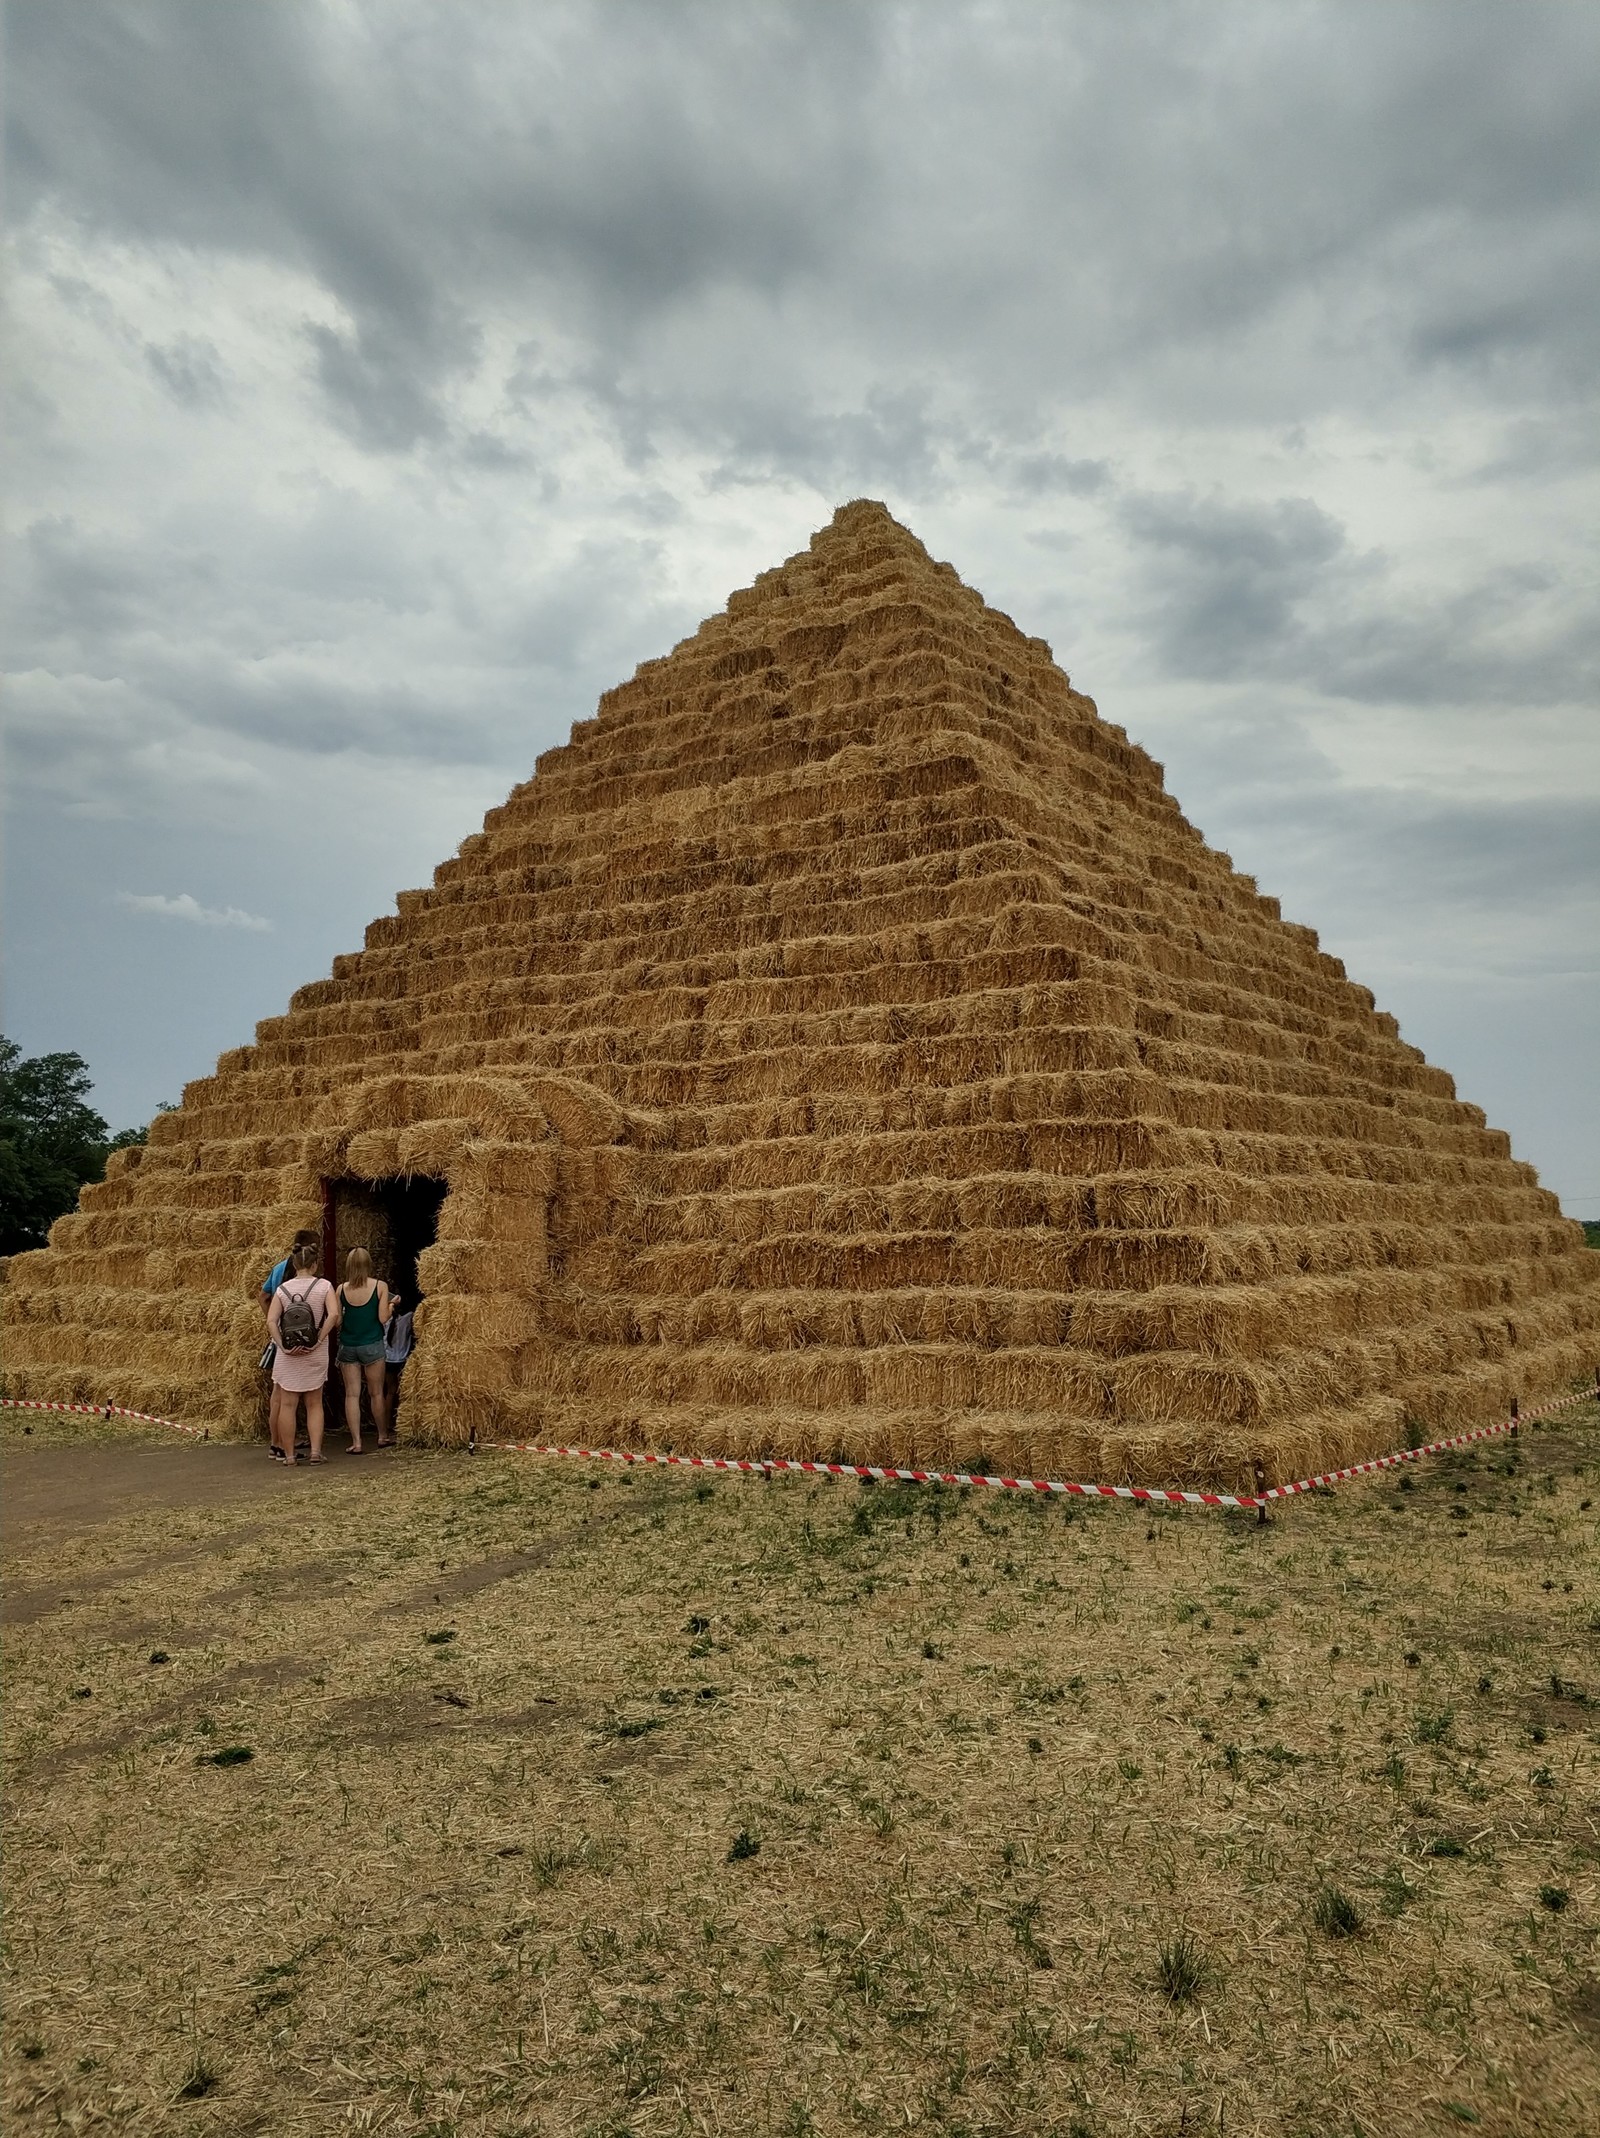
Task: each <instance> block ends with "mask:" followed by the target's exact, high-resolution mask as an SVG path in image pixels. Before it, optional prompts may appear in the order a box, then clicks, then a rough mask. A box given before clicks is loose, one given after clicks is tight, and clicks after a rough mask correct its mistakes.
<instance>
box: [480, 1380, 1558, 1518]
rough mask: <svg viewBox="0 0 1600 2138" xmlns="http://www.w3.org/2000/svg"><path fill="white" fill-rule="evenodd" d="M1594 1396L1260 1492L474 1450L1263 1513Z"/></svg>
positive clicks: (780, 1459)
mask: <svg viewBox="0 0 1600 2138" xmlns="http://www.w3.org/2000/svg"><path fill="white" fill-rule="evenodd" d="M1596 1393H1597V1391H1596V1390H1595V1389H1581V1390H1580V1391H1579V1392H1578V1393H1577V1394H1576V1395H1570V1396H1558V1397H1556V1398H1555V1399H1554V1401H1552V1402H1549V1403H1544V1404H1541V1405H1540V1406H1539V1407H1538V1408H1537V1409H1536V1410H1530V1411H1524V1412H1523V1413H1522V1414H1521V1416H1520V1417H1515V1418H1507V1419H1505V1420H1504V1421H1503V1422H1502V1423H1501V1424H1499V1425H1482V1426H1478V1427H1477V1428H1476V1429H1475V1430H1474V1431H1472V1432H1470V1433H1457V1434H1454V1435H1453V1436H1452V1437H1451V1438H1450V1439H1448V1440H1434V1441H1430V1442H1429V1443H1428V1445H1427V1446H1426V1447H1420V1448H1402V1449H1401V1450H1400V1451H1399V1452H1398V1453H1397V1454H1394V1455H1377V1456H1374V1457H1373V1458H1372V1460H1371V1461H1370V1462H1358V1463H1353V1464H1351V1466H1350V1467H1349V1468H1348V1469H1345V1470H1327V1471H1324V1472H1323V1473H1322V1475H1321V1476H1319V1477H1302V1478H1298V1479H1297V1480H1296V1481H1295V1482H1294V1483H1293V1484H1292V1485H1268V1486H1267V1487H1266V1488H1265V1490H1263V1491H1261V1492H1255V1493H1250V1492H1186V1491H1181V1490H1179V1489H1178V1488H1177V1487H1176V1486H1170V1485H1082V1484H1075V1483H1073V1482H1071V1481H1070V1480H1068V1479H1064V1478H1057V1477H987V1476H984V1475H983V1474H982V1473H981V1472H979V1471H976V1470H970V1471H969V1470H897V1469H893V1468H891V1467H890V1466H889V1465H887V1464H882V1463H856V1462H800V1461H796V1460H795V1459H794V1458H793V1457H791V1456H781V1455H780V1456H758V1455H753V1456H749V1457H741V1456H737V1455H664V1454H658V1453H655V1452H653V1451H650V1450H648V1449H646V1450H640V1449H634V1448H563V1447H546V1446H544V1445H542V1444H541V1443H540V1442H537V1441H532V1440H483V1441H476V1442H475V1443H474V1445H475V1446H476V1447H477V1448H479V1449H481V1450H482V1451H484V1452H485V1453H494V1454H501V1455H568V1456H576V1457H577V1458H578V1459H579V1460H580V1461H584V1462H620V1463H629V1464H632V1463H654V1464H658V1465H663V1466H671V1467H673V1468H676V1469H685V1470H738V1471H743V1472H744V1473H745V1474H746V1475H747V1476H762V1477H775V1476H782V1475H793V1476H798V1477H859V1478H871V1479H872V1480H873V1482H874V1483H875V1484H907V1485H981V1486H987V1487H989V1488H991V1489H993V1490H995V1491H1000V1492H1054V1493H1062V1494H1067V1495H1069V1496H1070V1497H1073V1498H1076V1499H1091V1500H1092V1499H1101V1500H1138V1501H1140V1502H1142V1503H1145V1504H1153V1505H1156V1506H1174V1507H1255V1508H1259V1507H1265V1506H1267V1505H1268V1504H1269V1503H1270V1502H1271V1501H1273V1500H1284V1499H1292V1498H1293V1497H1294V1495H1295V1494H1296V1493H1299V1492H1311V1491H1314V1490H1315V1489H1316V1487H1317V1486H1319V1485H1327V1486H1332V1485H1335V1484H1338V1483H1339V1482H1341V1481H1342V1480H1343V1479H1345V1478H1349V1477H1366V1476H1368V1475H1369V1474H1370V1473H1371V1472H1373V1471H1375V1470H1389V1469H1393V1468H1394V1467H1395V1466H1396V1465H1397V1464H1399V1463H1406V1462H1415V1461H1416V1460H1417V1459H1418V1457H1419V1456H1423V1455H1441V1454H1443V1453H1444V1452H1445V1451H1446V1450H1447V1449H1449V1448H1464V1447H1468V1446H1470V1445H1471V1443H1472V1442H1473V1441H1475V1440H1493V1439H1495V1438H1496V1437H1498V1436H1499V1435H1501V1434H1504V1433H1509V1432H1513V1431H1515V1429H1516V1428H1517V1426H1519V1425H1526V1424H1528V1423H1530V1422H1531V1421H1532V1420H1533V1419H1535V1418H1543V1417H1545V1416H1546V1415H1547V1414H1548V1413H1549V1412H1551V1411H1556V1410H1564V1409H1565V1408H1566V1407H1567V1405H1568V1404H1571V1403H1585V1402H1588V1401H1589V1400H1590V1398H1591V1397H1592V1396H1594V1395H1595V1394H1596Z"/></svg>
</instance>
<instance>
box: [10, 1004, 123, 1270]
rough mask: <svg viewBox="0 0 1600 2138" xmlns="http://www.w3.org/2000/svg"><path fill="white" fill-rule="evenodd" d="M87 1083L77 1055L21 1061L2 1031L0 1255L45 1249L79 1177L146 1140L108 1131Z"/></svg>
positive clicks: (73, 1198)
mask: <svg viewBox="0 0 1600 2138" xmlns="http://www.w3.org/2000/svg"><path fill="white" fill-rule="evenodd" d="M90 1089H91V1080H90V1076H89V1068H88V1064H87V1063H86V1062H85V1061H84V1059H83V1057H82V1055H80V1054H38V1055H34V1056H33V1057H32V1058H31V1059H30V1060H27V1061H24V1059H23V1057H22V1049H21V1048H20V1047H19V1046H17V1045H16V1043H15V1042H14V1041H13V1040H9V1039H5V1038H3V1037H0V1255H15V1254H20V1253H22V1252H23V1250H24V1249H26V1248H29V1247H42V1246H43V1245H44V1243H45V1240H46V1237H47V1236H48V1234H49V1231H50V1227H51V1224H52V1223H53V1222H54V1220H55V1219H56V1218H58V1217H60V1215H61V1213H62V1212H63V1211H64V1210H70V1209H72V1207H73V1205H74V1204H75V1203H76V1202H77V1200H78V1190H79V1189H80V1188H81V1187H82V1186H83V1184H84V1182H85V1181H86V1180H99V1179H100V1178H101V1176H102V1175H103V1174H104V1172H105V1169H106V1158H107V1156H108V1154H109V1153H110V1152H111V1151H113V1150H116V1149H120V1148H121V1147H122V1146H123V1145H124V1144H128V1143H142V1142H143V1141H144V1131H143V1130H142V1129H124V1130H123V1132H122V1133H121V1134H120V1135H118V1136H115V1137H113V1136H112V1134H111V1132H110V1130H109V1129H108V1128H107V1126H106V1124H105V1122H104V1121H103V1120H102V1119H101V1117H100V1115H99V1114H97V1113H96V1112H95V1110H94V1108H93V1107H92V1106H91V1105H90V1104H89V1103H88V1093H89V1091H90Z"/></svg>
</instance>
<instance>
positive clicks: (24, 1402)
mask: <svg viewBox="0 0 1600 2138" xmlns="http://www.w3.org/2000/svg"><path fill="white" fill-rule="evenodd" d="M0 1410H59V1411H69V1412H71V1413H72V1415H73V1416H74V1417H80V1418H132V1419H133V1420H134V1421H135V1422H136V1423H137V1424H139V1425H168V1426H171V1428H172V1430H173V1431H174V1432H175V1433H188V1434H189V1435H190V1437H191V1438H192V1439H195V1440H209V1439H210V1438H211V1428H210V1427H209V1426H206V1425H185V1424H184V1423H183V1421H182V1420H181V1419H180V1418H157V1417H153V1416H152V1415H151V1413H150V1412H149V1411H147V1410H124V1409H123V1408H122V1405H121V1404H120V1403H45V1402H42V1401H41V1400H40V1399H39V1398H38V1397H36V1396H0Z"/></svg>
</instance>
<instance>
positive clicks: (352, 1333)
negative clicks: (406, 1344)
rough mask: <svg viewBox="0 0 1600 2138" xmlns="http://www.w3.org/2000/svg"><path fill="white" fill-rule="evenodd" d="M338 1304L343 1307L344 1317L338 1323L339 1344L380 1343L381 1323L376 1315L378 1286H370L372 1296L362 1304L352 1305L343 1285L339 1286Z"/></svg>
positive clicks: (381, 1340) (381, 1335) (381, 1336)
mask: <svg viewBox="0 0 1600 2138" xmlns="http://www.w3.org/2000/svg"><path fill="white" fill-rule="evenodd" d="M339 1304H340V1305H341V1306H342V1307H343V1308H344V1319H343V1321H341V1323H340V1324H339V1341H340V1343H341V1344H381V1343H382V1342H383V1323H382V1321H381V1320H380V1319H379V1316H378V1287H377V1286H376V1285H374V1286H373V1287H372V1297H371V1298H370V1299H369V1300H368V1301H367V1302H366V1304H365V1305H364V1306H359V1307H356V1306H352V1305H351V1304H350V1301H349V1299H348V1298H347V1297H346V1295H345V1289H344V1286H343V1285H342V1284H341V1285H340V1287H339Z"/></svg>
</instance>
